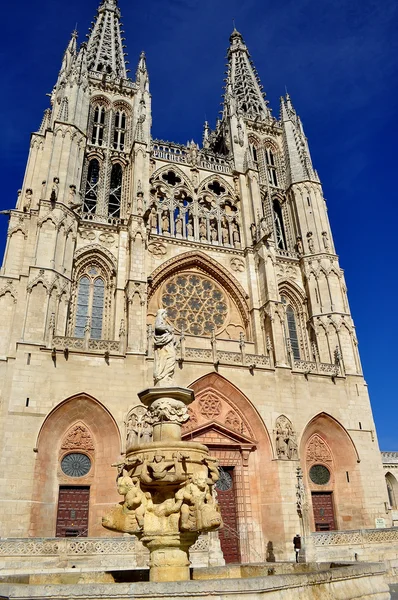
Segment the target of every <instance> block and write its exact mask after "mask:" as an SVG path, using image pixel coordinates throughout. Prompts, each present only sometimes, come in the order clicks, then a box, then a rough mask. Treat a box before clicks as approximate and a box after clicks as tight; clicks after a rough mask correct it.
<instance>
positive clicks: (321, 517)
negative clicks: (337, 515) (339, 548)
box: [311, 492, 336, 531]
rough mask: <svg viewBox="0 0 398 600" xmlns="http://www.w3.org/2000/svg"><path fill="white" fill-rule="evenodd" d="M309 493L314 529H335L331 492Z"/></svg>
mask: <svg viewBox="0 0 398 600" xmlns="http://www.w3.org/2000/svg"><path fill="white" fill-rule="evenodd" d="M311 495H312V510H313V512H314V521H315V531H333V530H335V529H336V524H335V519H334V509H333V498H332V492H312V494H311Z"/></svg>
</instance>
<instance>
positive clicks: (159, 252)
mask: <svg viewBox="0 0 398 600" xmlns="http://www.w3.org/2000/svg"><path fill="white" fill-rule="evenodd" d="M148 252H150V253H151V254H153V256H157V257H161V256H164V255H165V254H167V248H166V246H165V245H164V244H161V243H160V242H151V243H150V244H149V245H148Z"/></svg>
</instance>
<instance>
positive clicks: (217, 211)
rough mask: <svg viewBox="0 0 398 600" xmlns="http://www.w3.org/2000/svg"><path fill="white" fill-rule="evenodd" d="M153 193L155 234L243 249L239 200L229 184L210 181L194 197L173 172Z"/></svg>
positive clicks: (159, 180)
mask: <svg viewBox="0 0 398 600" xmlns="http://www.w3.org/2000/svg"><path fill="white" fill-rule="evenodd" d="M151 194H152V204H151V207H150V214H149V224H150V228H151V231H152V232H154V233H158V234H161V235H168V236H173V237H177V238H178V237H180V238H186V239H189V240H194V241H198V242H203V243H207V244H214V245H219V246H221V245H222V246H231V247H235V248H240V247H241V237H240V215H239V206H238V205H239V200H238V199H237V198H236V197H234V195H233V193H232V191H231V190H230V189H229V188H228V185H227V183H226V182H225V183H224V182H223V181H222V180H218V179H214V180H209V181H208V182H207V183H205V185H204V186H202V188H201V189H200V190H199V193H198V195H197V196H194V194H192V193H191V191H190V190H189V187H188V185H187V184H186V182H185V181H183V179H182V176H180V175H179V174H178V173H176V172H174V171H172V170H170V171H168V172H164V173H163V174H161V175H159V176H158V177H157V178H156V179H155V181H154V182H153V188H152V190H151Z"/></svg>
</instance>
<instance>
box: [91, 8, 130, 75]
mask: <svg viewBox="0 0 398 600" xmlns="http://www.w3.org/2000/svg"><path fill="white" fill-rule="evenodd" d="M121 33H122V32H121V30H120V10H119V8H118V6H117V0H102V2H101V4H100V6H99V8H98V11H97V15H96V17H95V20H94V21H93V23H92V29H91V30H90V33H89V36H88V37H89V39H88V44H87V62H88V69H89V71H97V72H99V73H107V74H109V75H113V76H115V77H121V78H123V79H126V78H127V72H126V63H125V60H124V56H125V55H124V52H123V48H124V46H123V40H124V38H122V36H121Z"/></svg>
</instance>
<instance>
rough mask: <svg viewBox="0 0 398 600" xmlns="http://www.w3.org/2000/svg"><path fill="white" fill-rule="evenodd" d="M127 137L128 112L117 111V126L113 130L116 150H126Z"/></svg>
mask: <svg viewBox="0 0 398 600" xmlns="http://www.w3.org/2000/svg"><path fill="white" fill-rule="evenodd" d="M125 139H126V113H125V112H124V111H123V110H118V111H116V114H115V127H114V130H113V147H114V148H115V150H124V147H125Z"/></svg>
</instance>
